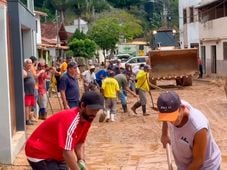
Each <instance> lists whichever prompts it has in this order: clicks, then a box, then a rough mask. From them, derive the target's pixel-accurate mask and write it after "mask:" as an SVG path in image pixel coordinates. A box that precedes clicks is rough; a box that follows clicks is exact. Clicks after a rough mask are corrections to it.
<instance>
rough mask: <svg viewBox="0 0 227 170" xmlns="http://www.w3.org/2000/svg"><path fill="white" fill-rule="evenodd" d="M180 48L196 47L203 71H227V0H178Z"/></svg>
mask: <svg viewBox="0 0 227 170" xmlns="http://www.w3.org/2000/svg"><path fill="white" fill-rule="evenodd" d="M179 16H180V19H179V25H180V42H181V48H192V47H198V48H199V51H200V52H199V55H200V57H201V58H202V62H203V68H204V73H206V74H217V75H226V74H227V29H226V27H227V2H226V1H225V0H190V1H186V0H180V1H179Z"/></svg>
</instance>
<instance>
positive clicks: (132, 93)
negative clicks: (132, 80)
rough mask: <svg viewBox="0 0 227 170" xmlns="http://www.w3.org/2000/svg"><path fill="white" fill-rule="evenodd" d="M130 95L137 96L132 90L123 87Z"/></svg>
mask: <svg viewBox="0 0 227 170" xmlns="http://www.w3.org/2000/svg"><path fill="white" fill-rule="evenodd" d="M125 89H126V90H127V91H128V92H129V93H130V94H131V95H133V96H134V97H137V95H136V93H134V92H133V91H132V90H130V89H129V88H128V87H126V88H125Z"/></svg>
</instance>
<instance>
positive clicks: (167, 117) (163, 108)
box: [157, 92, 181, 121]
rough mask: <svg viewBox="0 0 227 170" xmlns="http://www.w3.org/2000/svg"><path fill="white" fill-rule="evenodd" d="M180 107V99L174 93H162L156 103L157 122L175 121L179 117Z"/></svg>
mask: <svg viewBox="0 0 227 170" xmlns="http://www.w3.org/2000/svg"><path fill="white" fill-rule="evenodd" d="M180 105H181V100H180V97H179V96H178V94H177V93H175V92H164V93H162V94H160V96H159V97H158V101H157V106H158V110H159V120H161V121H175V120H176V119H177V117H178V115H179V108H180Z"/></svg>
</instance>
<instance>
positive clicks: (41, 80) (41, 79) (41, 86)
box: [37, 61, 50, 120]
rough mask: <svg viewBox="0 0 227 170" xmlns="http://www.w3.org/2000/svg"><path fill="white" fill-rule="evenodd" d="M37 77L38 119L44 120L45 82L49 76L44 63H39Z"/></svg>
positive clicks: (45, 104) (45, 115)
mask: <svg viewBox="0 0 227 170" xmlns="http://www.w3.org/2000/svg"><path fill="white" fill-rule="evenodd" d="M37 74H39V76H38V94H39V95H38V105H39V119H42V120H45V119H46V118H47V111H46V107H47V91H46V80H47V79H50V74H49V72H48V71H47V70H46V64H45V61H40V63H39V64H38V70H37Z"/></svg>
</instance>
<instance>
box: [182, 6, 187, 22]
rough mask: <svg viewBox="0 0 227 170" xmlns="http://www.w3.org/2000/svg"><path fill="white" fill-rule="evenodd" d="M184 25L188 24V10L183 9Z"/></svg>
mask: <svg viewBox="0 0 227 170" xmlns="http://www.w3.org/2000/svg"><path fill="white" fill-rule="evenodd" d="M183 23H184V24H186V23H187V10H186V9H183Z"/></svg>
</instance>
